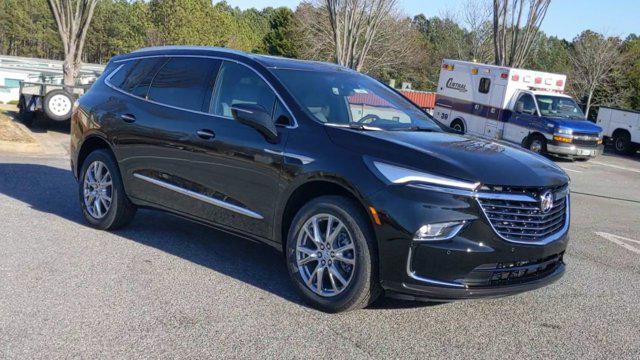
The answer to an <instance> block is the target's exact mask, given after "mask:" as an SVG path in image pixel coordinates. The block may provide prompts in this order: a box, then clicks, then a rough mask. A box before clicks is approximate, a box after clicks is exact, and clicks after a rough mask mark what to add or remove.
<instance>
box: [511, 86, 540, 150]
mask: <svg viewBox="0 0 640 360" xmlns="http://www.w3.org/2000/svg"><path fill="white" fill-rule="evenodd" d="M513 109H514V110H513V112H512V114H511V116H510V117H509V120H508V121H507V123H506V124H505V125H504V138H505V139H506V140H509V141H512V142H515V143H518V144H520V143H522V141H523V140H524V138H525V137H527V136H528V135H529V133H530V131H531V127H532V126H533V125H535V122H536V121H537V120H538V115H537V114H538V110H537V108H536V103H535V100H534V99H533V95H531V94H529V93H521V94H519V95H518V98H517V100H516V102H515V105H514V108H513Z"/></svg>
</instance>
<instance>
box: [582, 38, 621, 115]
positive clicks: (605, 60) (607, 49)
mask: <svg viewBox="0 0 640 360" xmlns="http://www.w3.org/2000/svg"><path fill="white" fill-rule="evenodd" d="M620 43H621V42H620V39H618V38H607V37H605V36H603V35H601V34H598V33H595V32H592V31H588V30H587V31H584V32H583V33H582V34H580V35H579V36H578V37H577V38H576V39H575V40H574V41H573V51H571V52H570V53H569V59H570V61H571V65H572V66H573V71H572V73H571V81H572V87H571V91H572V92H573V95H574V96H575V97H576V98H577V99H580V100H582V101H584V103H585V113H586V115H587V116H589V111H590V110H591V107H592V106H593V100H594V94H595V93H596V90H598V89H600V90H601V93H603V94H609V95H610V96H619V95H620V94H612V91H609V89H611V88H614V87H615V85H616V81H614V80H616V79H618V77H616V76H614V75H615V71H616V70H617V69H618V68H619V67H620V65H621V63H622V60H623V59H622V57H621V56H620Z"/></svg>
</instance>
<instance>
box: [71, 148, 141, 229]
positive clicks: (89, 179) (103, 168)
mask: <svg viewBox="0 0 640 360" xmlns="http://www.w3.org/2000/svg"><path fill="white" fill-rule="evenodd" d="M78 190H79V196H80V207H81V208H82V214H83V215H84V218H85V220H86V221H87V222H88V223H89V225H91V226H92V227H95V228H97V229H101V230H115V229H117V228H120V227H122V226H124V225H126V224H127V223H128V222H129V221H131V219H133V216H134V215H135V213H136V208H135V206H134V205H133V204H132V203H131V202H130V201H129V199H128V198H127V195H126V194H125V192H124V186H123V185H122V178H121V177H120V171H119V170H118V166H117V164H116V161H115V160H114V158H113V156H112V155H111V154H110V153H109V152H107V151H106V150H95V151H94V152H92V153H91V154H89V156H87V158H86V159H85V160H84V162H83V163H82V170H81V172H80V179H79V181H78Z"/></svg>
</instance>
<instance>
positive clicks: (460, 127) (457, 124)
mask: <svg viewBox="0 0 640 360" xmlns="http://www.w3.org/2000/svg"><path fill="white" fill-rule="evenodd" d="M451 128H452V129H453V130H456V131H459V132H461V133H463V134H464V133H465V132H466V131H465V128H464V123H463V122H462V120H460V119H455V120H453V121H452V122H451Z"/></svg>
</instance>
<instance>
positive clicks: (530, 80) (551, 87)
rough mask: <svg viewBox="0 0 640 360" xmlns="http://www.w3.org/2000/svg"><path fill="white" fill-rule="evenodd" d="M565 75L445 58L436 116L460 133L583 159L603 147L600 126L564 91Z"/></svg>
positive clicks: (541, 151)
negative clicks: (588, 119)
mask: <svg viewBox="0 0 640 360" xmlns="http://www.w3.org/2000/svg"><path fill="white" fill-rule="evenodd" d="M566 80H567V77H566V75H562V74H551V73H546V72H540V71H532V70H524V69H515V68H508V67H503V66H495V65H487V64H478V63H473V62H467V61H458V60H448V59H445V60H444V61H443V63H442V68H441V70H440V79H439V82H438V91H437V97H436V106H435V110H434V116H435V118H436V119H437V120H439V121H440V122H442V123H443V124H445V125H448V126H450V127H451V128H453V129H456V130H458V131H461V132H464V133H469V134H472V135H478V136H482V137H486V138H493V139H504V140H507V141H509V142H513V143H516V144H520V145H522V146H524V147H526V148H528V149H529V150H531V151H534V152H536V153H540V154H544V153H547V152H548V153H552V154H554V155H558V156H563V157H568V158H575V159H581V160H586V159H589V158H592V157H595V156H596V155H598V154H600V153H601V152H602V136H601V132H602V129H601V128H600V127H599V126H597V125H595V124H593V123H591V122H589V121H587V120H586V118H585V116H584V113H583V112H582V110H581V109H580V106H578V104H577V103H576V102H575V101H574V100H573V99H572V98H571V97H570V96H568V95H565V94H564V87H565V84H566Z"/></svg>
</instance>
